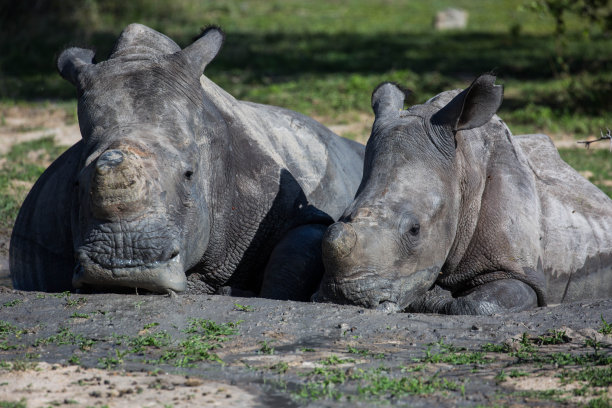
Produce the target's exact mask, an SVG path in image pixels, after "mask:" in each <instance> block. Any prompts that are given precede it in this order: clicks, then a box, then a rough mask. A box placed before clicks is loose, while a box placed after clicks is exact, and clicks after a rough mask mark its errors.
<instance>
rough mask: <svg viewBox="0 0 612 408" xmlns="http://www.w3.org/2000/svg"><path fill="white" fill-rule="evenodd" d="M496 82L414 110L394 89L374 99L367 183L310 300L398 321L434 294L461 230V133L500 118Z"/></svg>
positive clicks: (338, 231)
mask: <svg viewBox="0 0 612 408" xmlns="http://www.w3.org/2000/svg"><path fill="white" fill-rule="evenodd" d="M494 82H495V77H493V76H491V75H483V76H480V77H479V78H477V79H476V80H475V81H474V82H473V83H472V85H471V86H470V87H469V88H467V89H465V90H464V91H462V92H460V93H458V94H457V92H456V91H455V92H454V93H452V91H451V93H449V92H447V93H443V94H441V95H439V96H438V97H436V98H433V99H432V100H430V101H428V102H427V103H425V104H423V105H417V106H413V107H411V108H409V109H407V110H403V106H404V97H405V94H404V92H403V91H402V90H401V89H400V88H399V87H397V86H396V85H394V84H392V83H383V84H381V85H379V86H378V87H377V88H376V89H375V90H374V92H373V94H372V108H373V110H374V113H375V121H374V124H373V127H372V133H371V136H370V138H369V140H368V143H367V146H366V153H365V162H364V172H363V178H362V180H361V184H360V186H359V189H358V190H357V193H356V196H355V199H354V201H353V202H352V203H351V205H350V206H349V207H348V208H347V209H346V211H345V212H344V214H343V216H342V217H341V218H340V219H339V221H338V222H337V223H335V224H332V225H331V226H330V227H329V228H328V230H327V232H326V234H325V236H324V238H323V243H322V247H323V261H324V265H325V275H324V277H323V280H322V282H321V285H320V288H319V291H318V292H317V293H315V295H313V300H315V301H332V302H336V303H348V304H356V305H360V306H364V307H369V308H379V309H383V310H388V311H399V310H403V309H405V308H406V307H407V306H408V305H409V304H410V303H411V302H412V301H414V300H415V299H416V298H418V297H419V296H421V295H423V294H424V293H425V292H426V291H427V290H428V289H429V288H431V287H432V285H433V284H434V282H435V281H436V279H437V277H438V275H439V274H440V272H441V270H442V269H443V266H444V264H445V262H446V259H447V256H448V254H449V252H450V251H451V248H452V247H453V245H454V244H455V241H456V235H457V230H458V224H459V222H460V220H459V213H460V207H461V205H462V199H463V197H462V185H461V184H462V179H463V178H462V177H463V175H462V174H463V173H464V170H465V165H466V163H465V162H464V160H463V157H462V155H461V154H458V153H457V146H456V143H457V142H456V136H457V132H466V131H468V130H469V129H473V128H477V127H480V126H482V125H484V124H485V123H487V122H488V121H489V120H490V119H491V118H492V116H493V115H494V114H495V112H496V111H497V109H498V108H499V106H500V104H501V100H502V96H503V89H502V87H501V86H498V85H495V84H494ZM444 99H446V100H445V101H444V102H443V103H444V105H441V103H440V102H441V100H444ZM449 99H450V101H449Z"/></svg>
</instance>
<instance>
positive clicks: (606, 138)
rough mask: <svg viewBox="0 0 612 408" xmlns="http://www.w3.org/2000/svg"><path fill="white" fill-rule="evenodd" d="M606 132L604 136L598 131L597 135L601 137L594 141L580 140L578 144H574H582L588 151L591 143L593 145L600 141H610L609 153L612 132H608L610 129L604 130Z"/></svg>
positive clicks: (611, 147)
mask: <svg viewBox="0 0 612 408" xmlns="http://www.w3.org/2000/svg"><path fill="white" fill-rule="evenodd" d="M606 130H607V131H608V132H607V133H606V134H605V135H604V134H603V132H602V131H601V130H600V131H599V134H600V135H601V137H600V138H599V139H595V140H581V141H579V142H576V143H584V146H585V147H586V148H587V149H588V148H589V147H590V146H591V143H595V142H599V141H600V140H610V151H611V152H612V132H610V129H606Z"/></svg>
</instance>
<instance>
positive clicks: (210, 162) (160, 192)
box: [10, 24, 364, 299]
mask: <svg viewBox="0 0 612 408" xmlns="http://www.w3.org/2000/svg"><path fill="white" fill-rule="evenodd" d="M222 41H223V35H222V33H221V32H220V30H218V29H216V28H210V29H208V30H206V31H205V32H204V33H203V34H202V36H201V37H200V38H199V39H197V40H196V41H195V42H194V43H193V44H191V45H190V46H188V47H186V48H185V49H183V50H181V49H180V47H178V45H177V44H176V43H174V42H173V41H172V40H171V39H169V38H168V37H166V36H164V35H163V34H161V33H158V32H156V31H154V30H152V29H150V28H147V27H145V26H142V25H138V24H132V25H130V26H128V27H127V28H126V29H125V30H124V31H123V32H122V34H121V36H120V37H119V39H118V41H117V43H116V45H115V48H114V51H113V53H112V54H111V56H110V57H109V59H108V60H107V61H104V62H100V63H93V61H92V60H93V52H92V51H89V50H85V49H79V48H70V49H68V50H66V51H64V53H62V55H61V56H60V58H59V60H58V68H59V70H60V73H61V75H62V76H63V77H65V78H66V79H67V80H69V81H70V82H72V83H73V84H74V85H75V86H76V88H77V91H78V96H79V100H78V116H79V126H80V130H81V134H82V140H81V141H79V142H78V143H77V144H75V145H74V146H72V147H71V148H70V149H69V150H68V151H66V152H65V153H64V154H63V155H62V156H61V157H60V158H58V159H57V160H56V161H55V162H54V163H53V164H52V165H51V166H50V167H49V168H48V169H47V170H46V171H45V173H44V174H43V175H42V176H41V177H40V179H39V180H38V181H37V183H36V184H35V186H34V187H33V189H32V191H31V192H30V193H29V195H28V197H27V198H26V200H25V202H24V204H23V206H22V208H21V211H20V213H19V215H18V217H17V221H16V223H15V227H14V230H13V235H12V237H11V246H10V269H11V275H12V279H13V284H14V286H15V287H16V288H18V289H25V290H42V291H64V290H71V289H80V290H82V291H88V290H94V291H99V290H131V291H134V289H135V288H136V289H138V288H140V289H146V290H148V291H151V292H156V293H165V292H181V291H189V292H194V293H215V292H218V291H222V292H223V293H227V291H228V290H230V292H231V291H233V292H234V293H249V294H260V295H262V296H269V297H277V298H291V299H305V298H306V299H307V298H309V297H310V295H311V294H312V292H314V290H316V287H317V285H318V281H319V279H320V276H321V274H322V273H323V266H322V263H321V256H320V245H321V237H322V235H323V233H324V231H325V229H326V227H327V225H329V224H331V223H332V222H333V220H334V219H337V218H338V217H339V216H340V215H341V213H342V211H343V210H344V208H346V206H347V205H348V204H349V203H350V201H351V200H352V197H353V196H354V193H355V191H356V189H357V186H358V184H359V180H360V178H361V172H362V163H363V151H364V148H363V146H362V145H360V144H358V143H356V142H352V141H349V140H346V139H343V138H340V137H339V136H337V135H335V134H333V133H332V132H331V131H330V130H329V129H327V128H326V127H324V126H323V125H321V124H319V123H318V122H316V121H314V120H312V119H310V118H308V117H306V116H303V115H301V114H298V113H296V112H292V111H289V110H286V109H282V108H278V107H273V106H266V105H260V104H255V103H249V102H243V101H238V100H236V99H235V98H233V97H232V96H231V95H229V94H228V93H227V92H225V91H224V90H223V89H221V88H220V87H218V86H217V85H216V84H215V83H213V82H212V81H210V80H209V79H208V78H207V77H205V76H204V75H202V72H203V70H204V68H205V67H206V65H207V64H208V63H209V62H210V61H211V60H212V59H213V58H214V57H215V55H216V54H217V52H218V51H219V49H220V47H221V45H222Z"/></svg>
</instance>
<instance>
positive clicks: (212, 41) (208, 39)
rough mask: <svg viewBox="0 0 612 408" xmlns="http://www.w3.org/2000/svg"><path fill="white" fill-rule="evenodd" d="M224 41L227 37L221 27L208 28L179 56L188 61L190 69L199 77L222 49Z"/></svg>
mask: <svg viewBox="0 0 612 408" xmlns="http://www.w3.org/2000/svg"><path fill="white" fill-rule="evenodd" d="M224 39H225V35H224V34H223V31H221V29H220V28H219V27H208V28H207V29H206V30H204V31H203V32H202V34H201V35H200V36H199V38H198V39H197V40H195V41H194V42H193V43H192V44H191V45H189V46H188V47H186V48H185V49H184V50H182V51H181V52H179V55H181V56H182V57H183V58H185V59H186V60H187V64H188V66H189V68H190V69H191V70H193V72H194V73H196V75H197V76H198V77H199V76H200V75H202V72H204V69H205V68H206V66H207V65H208V64H209V63H210V62H211V61H212V60H213V59H214V58H215V56H216V55H217V53H218V52H219V50H220V49H221V46H222V45H223V40H224Z"/></svg>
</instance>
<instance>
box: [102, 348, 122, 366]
mask: <svg viewBox="0 0 612 408" xmlns="http://www.w3.org/2000/svg"><path fill="white" fill-rule="evenodd" d="M126 354H127V351H126V350H118V349H115V355H114V356H107V357H100V358H99V359H98V366H100V367H101V368H104V369H106V370H110V369H112V368H115V367H117V366H118V365H121V364H123V357H125V355H126Z"/></svg>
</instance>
